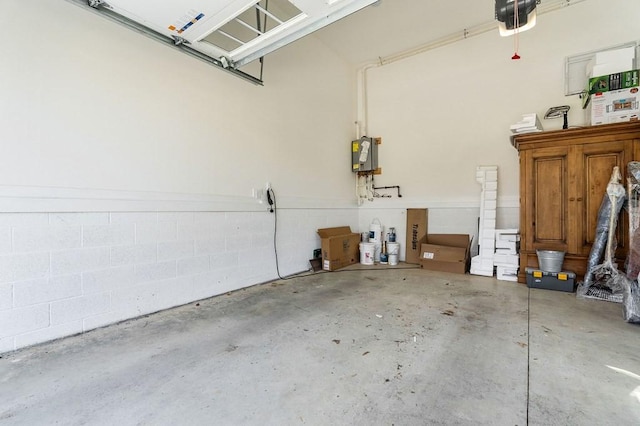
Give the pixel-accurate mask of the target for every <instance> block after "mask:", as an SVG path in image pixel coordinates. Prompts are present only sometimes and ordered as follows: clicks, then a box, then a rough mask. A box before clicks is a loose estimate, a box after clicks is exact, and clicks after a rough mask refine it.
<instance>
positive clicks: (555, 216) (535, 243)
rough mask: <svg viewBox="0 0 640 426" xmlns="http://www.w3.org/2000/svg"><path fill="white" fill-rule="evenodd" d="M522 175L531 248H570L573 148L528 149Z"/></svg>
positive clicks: (527, 242) (526, 241)
mask: <svg viewBox="0 0 640 426" xmlns="http://www.w3.org/2000/svg"><path fill="white" fill-rule="evenodd" d="M523 163H524V164H523V166H524V168H525V171H524V174H523V175H522V178H523V182H521V184H523V185H525V186H526V187H525V188H522V189H524V191H522V193H523V194H526V196H525V199H524V200H521V202H524V204H525V207H524V216H523V217H522V219H523V220H524V222H525V223H523V224H521V227H523V228H524V227H526V229H527V231H526V232H525V235H524V238H525V244H524V245H525V247H526V249H527V250H535V249H546V250H562V251H569V236H570V235H572V234H573V232H574V231H573V230H572V229H571V228H570V225H571V224H570V223H569V221H568V220H567V218H568V217H570V216H569V214H570V212H569V203H568V198H569V189H570V181H569V170H570V169H569V147H568V146H560V147H551V148H541V149H536V150H532V151H528V152H526V154H525V158H524V162H523Z"/></svg>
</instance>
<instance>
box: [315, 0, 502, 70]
mask: <svg viewBox="0 0 640 426" xmlns="http://www.w3.org/2000/svg"><path fill="white" fill-rule="evenodd" d="M494 21H495V0H467V1H464V2H456V1H452V0H381V1H380V2H378V3H374V4H373V5H371V6H368V7H366V8H364V9H362V10H360V11H359V12H357V13H354V14H352V15H350V16H347V17H346V18H343V19H342V20H340V21H337V22H334V23H333V24H331V25H329V26H327V27H325V28H323V29H321V30H319V31H317V32H315V33H314V36H316V37H317V38H319V39H320V40H321V41H322V42H323V43H325V44H326V45H327V46H329V47H330V48H331V49H332V50H334V51H335V52H336V53H338V54H339V55H340V56H342V57H343V58H345V59H346V60H348V61H350V62H352V63H354V64H361V63H364V62H370V61H373V60H376V59H377V58H379V57H383V58H384V57H386V56H389V55H392V54H395V53H399V52H402V51H405V50H408V49H411V48H414V47H417V46H420V45H423V44H426V43H429V42H431V41H434V40H437V39H439V38H442V37H444V36H448V35H451V34H453V33H456V32H460V33H462V32H463V31H464V29H465V28H470V27H474V26H477V25H481V24H486V23H488V22H494ZM497 33H498V26H497V23H496V34H497Z"/></svg>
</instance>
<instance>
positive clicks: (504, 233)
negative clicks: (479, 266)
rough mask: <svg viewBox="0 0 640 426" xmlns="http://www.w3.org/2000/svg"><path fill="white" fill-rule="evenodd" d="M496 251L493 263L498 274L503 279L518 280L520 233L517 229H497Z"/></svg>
mask: <svg viewBox="0 0 640 426" xmlns="http://www.w3.org/2000/svg"><path fill="white" fill-rule="evenodd" d="M495 235H496V251H495V253H494V255H493V264H494V266H495V267H496V276H497V278H498V279H499V280H502V281H518V266H519V263H520V258H519V256H518V242H519V241H520V233H519V231H518V230H517V229H496V234H495Z"/></svg>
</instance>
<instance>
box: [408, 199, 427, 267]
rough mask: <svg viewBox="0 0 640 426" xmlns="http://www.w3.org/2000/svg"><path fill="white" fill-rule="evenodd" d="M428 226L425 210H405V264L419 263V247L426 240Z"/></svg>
mask: <svg viewBox="0 0 640 426" xmlns="http://www.w3.org/2000/svg"><path fill="white" fill-rule="evenodd" d="M428 224H429V211H428V210H427V209H407V234H406V248H405V250H406V254H405V262H406V263H413V264H419V263H420V245H421V244H422V243H424V242H426V240H427V229H428Z"/></svg>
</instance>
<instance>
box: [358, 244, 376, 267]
mask: <svg viewBox="0 0 640 426" xmlns="http://www.w3.org/2000/svg"><path fill="white" fill-rule="evenodd" d="M375 246H376V245H375V244H374V243H360V263H361V264H363V265H373V256H374V252H375Z"/></svg>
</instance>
